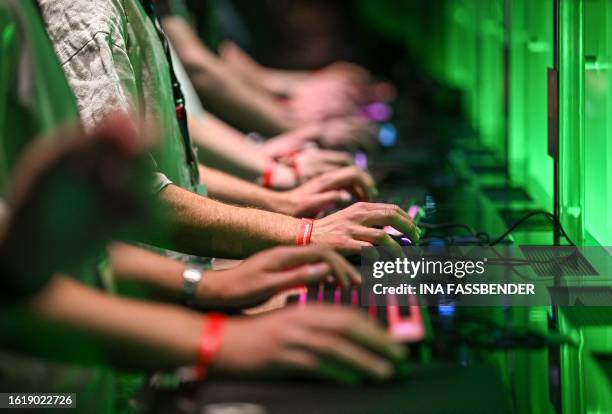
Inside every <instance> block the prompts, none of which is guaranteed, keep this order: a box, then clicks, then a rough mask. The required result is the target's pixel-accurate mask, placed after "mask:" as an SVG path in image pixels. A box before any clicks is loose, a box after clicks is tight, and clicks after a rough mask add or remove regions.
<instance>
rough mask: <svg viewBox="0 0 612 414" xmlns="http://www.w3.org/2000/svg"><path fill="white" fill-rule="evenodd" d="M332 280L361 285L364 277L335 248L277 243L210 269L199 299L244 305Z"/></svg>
mask: <svg viewBox="0 0 612 414" xmlns="http://www.w3.org/2000/svg"><path fill="white" fill-rule="evenodd" d="M321 282H328V283H334V284H338V285H340V286H343V287H349V286H351V285H358V284H360V283H361V277H360V275H359V273H357V271H355V270H354V269H353V267H352V266H351V265H350V264H349V263H347V262H346V260H344V258H342V256H340V255H339V254H337V253H335V252H334V251H333V250H331V249H328V248H324V247H321V246H301V247H298V246H295V247H276V248H273V249H269V250H265V251H263V252H261V253H258V254H256V255H254V256H252V257H250V258H248V259H247V260H245V261H243V262H242V263H241V264H240V265H238V266H236V267H234V268H231V269H227V270H219V271H215V272H207V273H206V274H205V275H204V278H203V279H202V281H201V282H200V284H199V285H198V294H197V298H198V302H199V303H200V304H201V305H202V306H204V307H207V308H215V309H242V308H247V307H252V306H255V305H258V304H260V303H262V302H264V301H265V300H267V299H269V298H270V297H271V296H272V295H274V294H276V293H278V292H280V291H283V290H286V289H290V288H294V287H298V286H302V285H309V284H317V283H321Z"/></svg>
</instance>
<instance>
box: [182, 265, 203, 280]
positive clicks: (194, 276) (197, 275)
mask: <svg viewBox="0 0 612 414" xmlns="http://www.w3.org/2000/svg"><path fill="white" fill-rule="evenodd" d="M183 277H184V278H185V280H186V281H187V282H192V283H197V282H199V281H200V279H202V272H201V271H200V270H198V269H190V268H187V269H185V272H184V273H183Z"/></svg>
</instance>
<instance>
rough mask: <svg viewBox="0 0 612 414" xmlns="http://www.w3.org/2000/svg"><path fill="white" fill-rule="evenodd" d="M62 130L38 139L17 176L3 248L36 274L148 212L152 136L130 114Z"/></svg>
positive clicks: (71, 260) (71, 259)
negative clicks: (88, 127) (84, 128)
mask: <svg viewBox="0 0 612 414" xmlns="http://www.w3.org/2000/svg"><path fill="white" fill-rule="evenodd" d="M57 136H58V137H59V138H56V139H39V140H36V141H34V142H33V144H32V145H30V146H29V147H28V148H27V149H26V151H25V153H24V155H23V156H22V157H21V159H20V161H19V162H18V163H17V165H16V166H15V168H14V170H13V175H12V177H13V179H12V181H11V190H12V196H13V197H12V200H11V204H12V211H13V213H12V216H11V220H10V224H9V226H8V229H7V233H6V234H5V239H4V243H3V246H4V248H3V249H4V251H5V252H6V251H10V257H11V259H12V260H13V261H14V262H15V263H20V262H21V263H28V266H30V267H32V268H31V269H29V270H30V271H31V272H32V273H37V272H39V273H46V272H49V271H58V270H63V267H64V265H68V264H71V265H72V264H75V262H76V261H78V260H83V258H85V257H87V254H88V253H90V252H92V251H94V250H95V249H97V248H100V247H101V246H103V245H104V244H105V243H106V242H107V241H109V240H110V239H111V238H118V237H122V236H124V235H126V234H127V233H129V231H131V230H133V229H135V228H137V226H138V225H139V224H140V223H142V221H143V220H144V219H145V218H146V217H148V214H145V213H146V212H148V205H149V198H148V197H149V194H150V189H149V187H150V183H149V180H150V178H151V171H152V169H151V165H150V163H149V160H148V158H147V157H146V155H144V153H145V152H146V150H147V149H148V147H149V145H150V144H151V142H150V141H149V140H146V139H144V138H143V137H142V136H141V135H139V134H138V133H137V132H136V130H135V127H134V125H133V124H132V122H131V121H130V120H129V119H128V118H127V117H125V116H123V115H113V116H110V117H108V118H107V120H106V121H105V122H103V123H102V124H101V126H100V127H99V128H97V129H96V130H95V131H94V132H93V133H91V134H84V133H82V132H79V131H76V130H74V129H73V130H71V131H69V130H63V131H58V132H57ZM33 254H35V255H36V261H34V262H35V263H34V262H33V261H32V257H33V256H32V255H33ZM34 267H35V268H36V269H33V268H34Z"/></svg>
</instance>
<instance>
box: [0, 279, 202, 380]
mask: <svg viewBox="0 0 612 414" xmlns="http://www.w3.org/2000/svg"><path fill="white" fill-rule="evenodd" d="M13 316H14V317H13V318H7V319H6V320H5V321H4V322H3V325H4V328H5V329H2V330H1V332H2V334H3V336H4V337H3V344H6V345H7V346H9V347H11V348H14V349H18V350H19V351H20V352H28V353H31V354H33V355H36V356H40V357H43V358H49V359H55V360H67V361H70V362H82V363H97V362H99V361H100V360H103V361H107V362H110V363H111V364H113V365H114V366H118V367H123V368H149V367H150V368H157V369H159V368H172V367H176V366H180V365H188V364H194V363H195V362H196V359H197V348H198V341H199V336H200V332H201V331H202V327H203V324H204V323H205V320H204V317H203V316H202V315H200V314H198V313H195V312H191V311H188V310H186V309H181V308H179V307H174V306H169V305H161V304H153V303H146V302H141V301H133V300H126V299H122V298H117V297H113V296H109V295H106V294H104V293H102V292H99V291H96V290H93V289H91V288H89V287H86V286H84V285H82V284H81V283H79V282H78V281H76V280H74V279H72V278H70V277H65V276H56V277H55V278H54V279H53V280H52V281H51V282H50V283H49V284H48V285H47V286H46V287H45V288H44V289H43V290H41V291H40V292H39V293H38V294H37V295H35V296H33V297H32V298H31V299H30V300H29V301H28V302H27V303H26V304H24V305H23V306H22V307H20V308H19V310H18V311H17V312H16V313H15V314H14V315H13ZM15 317H16V318H17V319H15ZM16 320H20V322H21V323H14V322H15V321H16ZM9 321H12V322H13V323H12V324H11V323H8V322H9ZM32 337H36V338H37V340H36V341H29V340H23V339H24V338H32ZM43 345H44V346H43Z"/></svg>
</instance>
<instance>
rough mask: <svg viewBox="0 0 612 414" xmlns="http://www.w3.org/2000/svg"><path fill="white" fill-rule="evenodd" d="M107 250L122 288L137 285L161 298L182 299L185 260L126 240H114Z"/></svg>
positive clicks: (125, 288)
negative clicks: (131, 243) (158, 252)
mask: <svg viewBox="0 0 612 414" xmlns="http://www.w3.org/2000/svg"><path fill="white" fill-rule="evenodd" d="M108 253H109V257H110V260H111V266H112V269H113V275H114V276H115V280H116V281H117V285H118V286H119V291H120V292H122V293H125V292H128V291H133V290H134V289H135V290H137V291H144V293H146V294H147V296H153V297H155V298H158V299H164V300H169V301H178V300H179V299H180V296H181V292H182V288H183V273H184V271H185V267H186V265H185V264H184V263H183V262H181V261H178V260H175V259H171V258H169V257H165V256H161V255H159V254H156V253H153V252H150V251H148V250H145V249H143V248H140V247H136V246H133V245H129V244H126V243H113V244H112V245H110V246H109V247H108Z"/></svg>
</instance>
